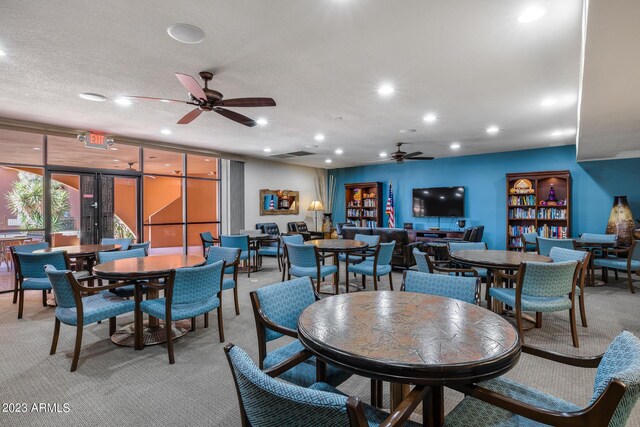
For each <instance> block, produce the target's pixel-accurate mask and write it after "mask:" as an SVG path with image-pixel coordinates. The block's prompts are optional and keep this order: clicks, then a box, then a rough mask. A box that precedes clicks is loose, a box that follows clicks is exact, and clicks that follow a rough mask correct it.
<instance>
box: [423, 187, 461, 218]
mask: <svg viewBox="0 0 640 427" xmlns="http://www.w3.org/2000/svg"><path fill="white" fill-rule="evenodd" d="M413 216H414V217H464V187H434V188H414V189H413Z"/></svg>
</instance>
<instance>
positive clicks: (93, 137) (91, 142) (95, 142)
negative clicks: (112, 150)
mask: <svg viewBox="0 0 640 427" xmlns="http://www.w3.org/2000/svg"><path fill="white" fill-rule="evenodd" d="M84 146H85V147H87V148H101V149H103V150H106V149H107V148H108V146H107V138H105V137H104V135H102V134H99V133H93V132H89V133H87V135H86V139H85V140H84Z"/></svg>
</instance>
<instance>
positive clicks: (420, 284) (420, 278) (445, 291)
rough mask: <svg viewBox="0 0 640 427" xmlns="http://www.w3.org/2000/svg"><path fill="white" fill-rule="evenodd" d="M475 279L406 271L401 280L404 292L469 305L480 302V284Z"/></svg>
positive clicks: (477, 279)
mask: <svg viewBox="0 0 640 427" xmlns="http://www.w3.org/2000/svg"><path fill="white" fill-rule="evenodd" d="M479 280H480V279H479V278H477V277H466V276H448V275H446V274H431V273H423V272H420V271H412V270H407V271H405V273H404V278H403V280H402V282H403V286H402V289H403V290H404V291H405V292H417V293H420V294H429V295H438V296H441V297H447V298H453V299H457V300H460V301H464V302H468V303H469V304H478V301H480V283H479Z"/></svg>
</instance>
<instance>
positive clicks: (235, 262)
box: [204, 248, 241, 328]
mask: <svg viewBox="0 0 640 427" xmlns="http://www.w3.org/2000/svg"><path fill="white" fill-rule="evenodd" d="M232 249H237V253H236V257H235V258H234V260H233V261H232V262H229V263H228V262H227V261H225V264H224V269H223V270H222V280H223V281H224V270H226V269H227V268H229V267H233V281H234V282H236V286H235V287H234V288H233V303H234V305H235V309H236V316H239V315H240V304H239V302H238V266H239V265H240V252H241V251H240V248H232ZM207 255H208V254H207ZM220 286H222V285H220ZM220 307H221V308H222V291H221V292H220ZM204 324H205V328H208V327H209V313H205V315H204Z"/></svg>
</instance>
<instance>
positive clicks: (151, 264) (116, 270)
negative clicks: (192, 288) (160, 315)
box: [93, 255, 205, 350]
mask: <svg viewBox="0 0 640 427" xmlns="http://www.w3.org/2000/svg"><path fill="white" fill-rule="evenodd" d="M204 263H205V259H204V258H203V257H201V256H193V255H151V256H146V257H139V258H125V259H118V260H115V261H109V262H105V263H102V264H98V265H96V266H95V267H94V268H93V274H94V275H95V277H96V278H98V279H102V280H111V281H116V282H118V281H119V282H121V283H122V286H125V285H130V284H134V285H135V286H136V287H138V289H137V292H135V300H136V311H135V312H134V323H133V325H127V326H125V327H124V328H122V329H120V330H118V331H116V333H115V334H113V335H112V336H111V341H113V342H114V343H115V344H118V345H121V346H127V347H134V348H135V349H136V350H141V349H143V348H144V346H145V345H154V344H161V343H164V342H166V340H167V337H166V334H165V328H164V326H161V325H160V322H159V320H158V319H157V318H155V317H152V316H149V320H148V321H147V322H143V318H142V312H141V311H140V310H139V306H140V302H141V301H142V292H140V290H141V287H142V286H144V282H145V281H154V280H159V279H163V278H166V277H168V276H169V274H170V273H171V270H175V269H176V268H184V267H196V266H199V265H202V264H204ZM147 298H148V299H154V298H158V291H157V290H155V289H153V288H148V293H147ZM186 323H188V322H185V323H184V325H185V326H182V324H180V322H174V325H173V328H172V336H173V338H179V337H181V336H183V335H184V334H186V333H187V332H188V330H189V326H188V325H187V324H186Z"/></svg>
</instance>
